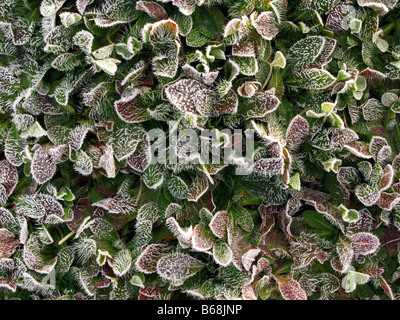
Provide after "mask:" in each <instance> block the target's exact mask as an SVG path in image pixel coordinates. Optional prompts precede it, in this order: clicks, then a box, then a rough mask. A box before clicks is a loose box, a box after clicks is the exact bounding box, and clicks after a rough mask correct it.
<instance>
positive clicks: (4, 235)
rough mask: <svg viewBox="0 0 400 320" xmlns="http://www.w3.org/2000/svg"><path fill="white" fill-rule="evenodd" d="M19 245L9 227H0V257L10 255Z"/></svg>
mask: <svg viewBox="0 0 400 320" xmlns="http://www.w3.org/2000/svg"><path fill="white" fill-rule="evenodd" d="M18 246H19V241H18V240H17V239H16V238H15V235H14V234H13V233H11V232H10V231H8V230H7V229H0V259H3V258H8V257H10V256H11V255H12V254H13V253H14V252H15V250H16V249H17V248H18Z"/></svg>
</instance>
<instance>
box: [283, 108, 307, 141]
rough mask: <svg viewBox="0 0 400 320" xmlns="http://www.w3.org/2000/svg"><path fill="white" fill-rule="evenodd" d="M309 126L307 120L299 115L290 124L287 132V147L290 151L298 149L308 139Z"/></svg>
mask: <svg viewBox="0 0 400 320" xmlns="http://www.w3.org/2000/svg"><path fill="white" fill-rule="evenodd" d="M308 131H309V124H308V122H307V120H306V119H304V118H303V117H302V116H300V115H298V116H296V117H295V118H293V120H292V121H291V122H290V124H289V127H288V128H287V130H286V146H287V148H289V149H296V148H298V147H299V146H300V145H301V144H302V143H303V142H304V141H305V139H306V137H307V135H308Z"/></svg>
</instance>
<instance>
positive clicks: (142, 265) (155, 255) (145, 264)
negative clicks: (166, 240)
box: [135, 244, 168, 274]
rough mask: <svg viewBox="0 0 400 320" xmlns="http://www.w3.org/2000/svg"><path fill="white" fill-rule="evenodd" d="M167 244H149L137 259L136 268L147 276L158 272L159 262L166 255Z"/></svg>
mask: <svg viewBox="0 0 400 320" xmlns="http://www.w3.org/2000/svg"><path fill="white" fill-rule="evenodd" d="M167 249H168V247H167V246H166V245H165V244H149V245H148V246H147V247H146V248H145V249H144V250H143V251H142V253H141V254H140V255H139V257H138V258H137V259H136V262H135V267H136V268H137V269H138V270H139V271H141V272H143V273H145V274H147V273H154V272H156V271H157V260H158V259H159V258H160V257H161V256H162V255H163V254H165V253H166V250H167Z"/></svg>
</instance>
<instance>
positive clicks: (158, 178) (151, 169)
mask: <svg viewBox="0 0 400 320" xmlns="http://www.w3.org/2000/svg"><path fill="white" fill-rule="evenodd" d="M163 181H164V172H163V168H162V167H161V166H160V165H158V164H150V165H149V166H148V168H147V169H146V170H145V171H144V173H143V182H144V183H145V185H146V186H147V187H148V188H150V189H157V188H158V187H159V186H160V185H161V184H162V183H163Z"/></svg>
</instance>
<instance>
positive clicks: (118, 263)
mask: <svg viewBox="0 0 400 320" xmlns="http://www.w3.org/2000/svg"><path fill="white" fill-rule="evenodd" d="M113 258H114V259H113V262H112V268H113V271H114V273H115V274H116V275H117V276H118V277H121V276H123V275H124V274H125V273H127V272H128V270H129V268H130V267H131V264H132V257H131V253H130V251H129V250H127V249H124V250H121V251H119V252H118V253H117V254H116V255H115V256H114V257H113Z"/></svg>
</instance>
